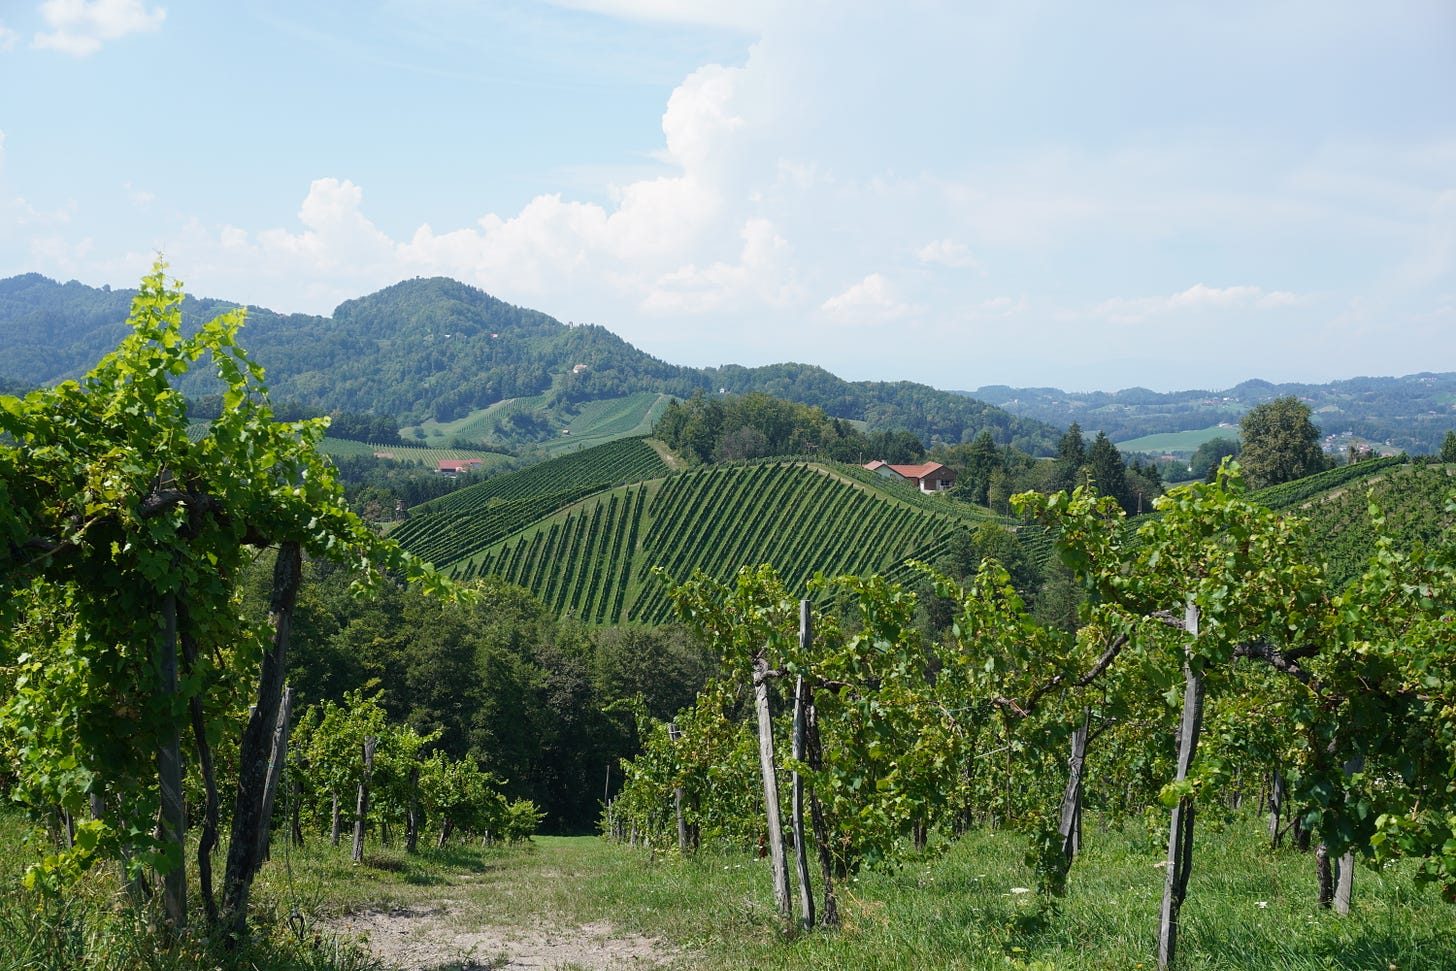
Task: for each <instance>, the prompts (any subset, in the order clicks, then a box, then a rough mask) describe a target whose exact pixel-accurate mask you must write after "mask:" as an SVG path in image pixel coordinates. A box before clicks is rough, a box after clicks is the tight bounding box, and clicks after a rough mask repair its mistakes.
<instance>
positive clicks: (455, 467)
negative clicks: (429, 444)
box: [435, 459, 481, 479]
mask: <svg viewBox="0 0 1456 971" xmlns="http://www.w3.org/2000/svg"><path fill="white" fill-rule="evenodd" d="M480 461H481V460H480V459H441V460H440V465H439V467H437V468H436V469H435V474H436V475H445V476H449V477H450V478H452V479H453V478H455V477H456V476H458V475H460V473H462V472H473V471H475V467H476V466H478V465H480Z"/></svg>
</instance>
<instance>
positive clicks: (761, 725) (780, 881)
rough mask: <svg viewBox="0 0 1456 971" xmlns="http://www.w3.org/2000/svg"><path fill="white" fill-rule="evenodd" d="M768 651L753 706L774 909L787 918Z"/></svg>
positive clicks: (756, 671) (756, 664)
mask: <svg viewBox="0 0 1456 971" xmlns="http://www.w3.org/2000/svg"><path fill="white" fill-rule="evenodd" d="M766 653H767V649H766V648H765V650H762V651H759V653H758V654H757V655H755V656H754V658H753V704H754V708H755V709H757V711H758V766H759V769H760V770H761V771H762V773H763V811H764V816H765V817H766V818H767V821H768V852H769V863H770V865H771V867H772V869H773V889H774V906H775V907H777V908H778V911H779V913H781V914H783V915H784V916H785V917H788V916H789V914H790V912H791V911H792V909H793V904H792V902H791V901H790V900H789V865H788V860H787V859H786V858H785V856H784V827H783V820H782V819H780V817H779V782H778V768H777V766H776V764H775V762H774V744H773V717H772V714H771V713H770V711H769V707H768V682H769V678H771V677H772V674H771V673H770V672H769V668H768V658H767V657H766V656H765V654H766Z"/></svg>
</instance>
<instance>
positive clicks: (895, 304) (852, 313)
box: [819, 273, 917, 323]
mask: <svg viewBox="0 0 1456 971" xmlns="http://www.w3.org/2000/svg"><path fill="white" fill-rule="evenodd" d="M819 309H820V310H822V311H824V313H825V314H827V315H828V316H829V317H830V318H832V319H834V320H837V321H840V322H844V323H873V322H877V321H884V320H894V319H896V318H898V317H905V316H907V315H909V314H912V313H914V312H915V311H916V309H917V308H916V307H915V306H914V305H913V304H911V303H908V302H906V301H905V300H903V299H902V298H901V297H900V295H899V293H898V292H897V291H896V288H895V286H894V285H893V284H892V283H891V282H890V281H889V280H888V279H886V277H885V276H884V274H882V273H871V274H869V275H868V276H866V277H865V278H864V279H862V280H860V281H859V282H858V283H856V284H854V285H853V286H851V287H849V288H848V289H847V290H845V291H844V292H842V293H839V294H836V295H835V296H832V297H830V298H829V299H828V300H825V301H824V303H822V304H820V306H819Z"/></svg>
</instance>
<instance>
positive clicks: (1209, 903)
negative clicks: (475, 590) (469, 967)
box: [334, 820, 1456, 971]
mask: <svg viewBox="0 0 1456 971" xmlns="http://www.w3.org/2000/svg"><path fill="white" fill-rule="evenodd" d="M1258 830H1259V827H1258V822H1257V821H1255V820H1241V821H1239V822H1238V823H1237V824H1235V826H1233V827H1230V828H1229V829H1227V830H1225V831H1224V832H1221V833H1214V832H1212V831H1206V836H1207V838H1206V841H1205V843H1204V845H1203V846H1202V847H1200V849H1199V851H1198V854H1197V858H1196V859H1195V863H1194V877H1193V883H1192V886H1191V888H1190V896H1189V901H1188V903H1187V905H1186V906H1185V909H1184V931H1183V935H1182V937H1181V946H1180V958H1181V960H1180V967H1181V968H1183V969H1214V968H1218V969H1227V968H1259V969H1290V971H1292V969H1327V968H1349V969H1372V968H1374V969H1385V971H1389V969H1392V968H1394V969H1400V971H1415V969H1432V971H1439V969H1449V968H1456V933H1453V931H1452V926H1453V921H1452V918H1453V916H1456V914H1453V912H1452V909H1451V907H1450V905H1448V904H1445V903H1443V902H1441V901H1440V900H1439V899H1438V898H1437V897H1436V895H1435V894H1433V893H1428V892H1422V891H1418V890H1417V889H1416V888H1415V887H1414V886H1413V885H1412V883H1411V882H1410V880H1409V879H1408V877H1407V876H1406V875H1405V874H1404V873H1402V872H1389V871H1387V872H1385V873H1377V872H1375V871H1372V870H1368V869H1365V868H1363V867H1362V868H1360V870H1359V871H1358V873H1357V875H1356V905H1355V911H1354V913H1353V914H1352V915H1351V916H1350V917H1347V918H1341V917H1337V916H1335V915H1334V914H1332V913H1329V912H1326V911H1321V910H1319V909H1318V907H1317V906H1316V904H1315V900H1314V892H1315V885H1314V874H1313V858H1312V856H1311V855H1301V854H1299V853H1296V852H1293V851H1283V852H1280V853H1277V854H1273V855H1270V854H1267V853H1265V852H1264V851H1263V850H1262V848H1261V844H1260V840H1259V839H1258V836H1257V833H1258ZM1088 843H1089V848H1088V851H1087V852H1086V854H1085V855H1084V857H1083V859H1081V860H1080V861H1079V862H1078V864H1077V867H1076V868H1075V869H1074V870H1073V873H1072V879H1071V884H1070V890H1069V893H1068V896H1067V897H1066V898H1065V899H1064V900H1063V901H1060V902H1059V904H1058V905H1056V906H1049V905H1047V904H1045V903H1044V902H1043V901H1041V900H1040V899H1039V898H1038V896H1037V895H1036V894H1035V893H1034V892H1024V891H1023V890H1022V889H1021V888H1026V887H1030V886H1034V879H1033V877H1032V876H1031V874H1030V873H1029V872H1028V871H1027V870H1026V869H1025V868H1024V867H1023V866H1022V864H1021V861H1020V855H1021V849H1020V848H1019V846H1018V845H1017V843H1016V841H1015V840H1014V839H1011V838H1008V837H1007V836H1005V835H1003V834H986V835H973V836H970V837H968V838H966V839H964V840H961V841H960V842H958V843H956V844H954V845H953V846H951V847H950V848H949V849H948V851H947V852H946V853H945V854H944V855H942V856H940V857H939V858H936V859H932V860H927V861H921V862H918V863H915V864H911V865H906V866H904V867H902V868H900V869H899V870H897V871H894V872H887V873H866V874H862V875H861V876H860V877H859V878H858V879H857V880H853V881H851V882H850V883H849V884H848V885H847V886H846V887H844V888H842V893H841V897H840V901H841V909H842V912H843V914H844V917H845V924H844V927H843V928H842V929H840V930H839V931H837V932H822V931H821V932H815V933H812V934H801V933H790V932H786V931H784V930H782V929H781V925H780V923H779V921H778V920H777V919H776V917H775V915H774V913H773V911H772V905H771V904H772V902H771V893H770V889H769V878H768V874H767V872H766V869H765V867H764V864H763V862H761V861H759V860H757V859H754V858H752V857H747V856H723V855H717V854H703V855H701V856H699V857H697V858H695V859H692V860H688V861H681V860H677V859H674V858H671V857H669V858H659V859H657V860H655V861H653V860H650V859H649V857H648V856H647V854H645V853H643V852H641V851H632V850H628V849H626V848H623V847H617V846H611V845H607V844H605V843H603V842H601V841H599V840H596V839H591V838H574V839H570V838H569V839H562V838H539V839H538V840H537V841H536V845H535V846H534V847H531V848H526V849H523V850H521V849H518V850H490V851H483V852H482V851H463V852H464V853H465V855H466V856H472V857H476V859H478V862H477V863H474V864H471V862H470V860H469V859H466V858H461V859H459V860H457V861H456V863H457V864H458V865H456V866H454V867H450V866H446V867H443V868H441V869H442V870H443V871H445V872H443V874H442V873H441V872H440V871H439V870H436V871H432V872H435V873H436V875H435V876H433V877H429V878H427V879H424V878H421V877H419V876H418V875H415V876H412V875H411V873H410V872H408V871H405V872H402V873H401V872H391V871H390V870H389V869H388V868H385V869H379V870H373V869H371V868H367V867H366V868H365V870H364V871H363V872H361V871H355V873H354V877H355V881H354V888H355V891H357V892H354V893H351V894H350V895H349V896H350V897H352V899H353V906H356V907H358V906H360V905H361V902H363V901H366V900H369V901H371V902H372V904H373V905H374V906H375V907H376V909H377V908H378V907H380V906H384V907H393V908H395V909H396V910H401V911H407V912H409V913H414V914H421V913H428V912H429V911H430V908H431V907H439V906H441V905H440V901H446V902H447V903H446V905H445V909H446V911H447V912H448V926H452V927H454V928H456V930H457V932H460V931H463V930H464V929H468V928H471V927H487V928H509V927H516V928H521V929H534V930H533V931H532V932H533V933H542V934H546V935H547V936H550V935H556V936H557V937H564V938H570V937H572V936H573V935H575V936H577V937H579V938H583V939H585V938H590V939H591V941H592V942H594V944H593V947H594V948H595V949H596V954H597V957H596V958H593V957H591V956H590V954H591V951H590V950H589V951H588V952H586V953H587V955H588V956H586V957H582V958H579V959H577V960H575V961H567V962H565V963H561V964H558V965H555V966H559V967H628V966H630V967H643V966H652V965H653V964H659V963H668V962H670V963H671V964H672V965H673V966H676V967H685V968H706V969H751V968H752V969H758V968H783V969H809V968H855V969H880V968H883V969H887V971H888V969H904V968H976V969H992V968H995V969H1006V968H1035V969H1050V968H1057V969H1063V968H1066V969H1113V968H1118V969H1136V968H1138V967H1145V968H1147V967H1152V966H1153V965H1154V963H1155V961H1154V953H1155V949H1156V937H1155V933H1156V915H1157V911H1158V903H1159V899H1160V895H1161V892H1162V880H1163V871H1162V869H1161V868H1160V867H1159V866H1157V861H1158V858H1159V856H1160V855H1161V854H1160V852H1159V850H1158V849H1157V848H1156V846H1155V840H1154V839H1152V838H1149V837H1148V836H1147V835H1146V834H1145V833H1143V832H1141V831H1140V830H1139V831H1137V832H1129V833H1121V832H1099V831H1096V830H1095V829H1094V830H1092V831H1089V833H1088ZM472 865H473V866H476V867H478V869H477V870H475V871H474V872H469V871H468V870H467V867H469V866H472ZM452 871H453V872H452ZM371 874H372V875H371ZM401 877H402V879H401ZM360 878H363V879H360ZM334 886H335V887H338V886H339V885H338V884H334ZM437 916H438V913H437ZM583 928H585V930H583ZM373 933H377V931H374V932H373ZM523 933H525V931H523ZM527 937H528V938H529V934H528V935H527ZM644 939H648V940H651V941H655V942H656V947H654V948H652V949H651V951H650V952H642V951H640V950H639V951H637V952H631V953H632V955H633V956H632V957H631V960H630V961H628V960H627V959H626V958H623V960H622V961H621V962H617V963H613V961H612V960H610V959H609V958H610V956H611V954H612V951H611V946H612V941H614V940H615V941H622V942H625V941H632V942H638V943H640V942H641V941H643V940H644ZM491 940H494V938H491ZM529 943H530V942H529V940H527V941H526V942H525V943H523V944H522V946H523V947H527V946H529ZM510 952H511V948H510V947H509V946H506V947H503V948H502V949H501V952H500V953H498V957H499V958H501V959H502V960H501V961H500V963H497V964H495V965H494V966H497V967H501V966H504V959H505V958H506V956H507V955H508V954H509V953H510ZM603 955H605V956H606V957H605V958H603V959H602V960H597V958H602V956H603ZM480 957H485V958H486V961H485V963H486V966H491V965H490V963H489V955H480V954H479V953H478V952H477V959H479V958H480ZM633 962H635V963H633ZM544 966H552V965H550V964H546V965H544Z"/></svg>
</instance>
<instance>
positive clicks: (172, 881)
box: [157, 593, 187, 932]
mask: <svg viewBox="0 0 1456 971" xmlns="http://www.w3.org/2000/svg"><path fill="white" fill-rule="evenodd" d="M162 615H163V620H162V627H163V630H162V643H161V651H160V655H161V656H160V657H159V658H158V665H157V667H158V668H159V669H160V672H161V681H162V684H161V693H162V695H163V696H165V697H167V698H168V699H171V698H173V697H175V696H176V694H177V595H176V594H173V593H169V594H167V596H166V600H165V602H164V603H163V605H162ZM157 781H158V788H159V789H160V791H161V813H160V817H159V821H160V828H161V831H162V833H163V835H164V836H166V838H167V842H169V843H170V844H172V845H173V846H175V847H176V850H177V859H176V864H175V866H173V867H172V868H171V869H169V870H168V871H167V872H166V873H165V874H164V875H163V876H162V903H163V906H164V909H165V911H166V914H167V920H168V922H169V923H170V924H171V925H172V931H173V932H179V931H182V930H183V929H184V928H186V926H187V870H186V863H185V861H186V859H187V854H186V852H185V846H186V842H187V810H186V808H185V806H184V804H183V798H182V738H181V733H180V732H179V731H178V730H177V729H176V728H170V729H168V730H167V731H166V732H165V733H164V738H163V739H162V741H161V743H160V744H158V746H157Z"/></svg>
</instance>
